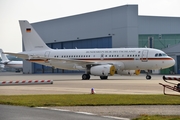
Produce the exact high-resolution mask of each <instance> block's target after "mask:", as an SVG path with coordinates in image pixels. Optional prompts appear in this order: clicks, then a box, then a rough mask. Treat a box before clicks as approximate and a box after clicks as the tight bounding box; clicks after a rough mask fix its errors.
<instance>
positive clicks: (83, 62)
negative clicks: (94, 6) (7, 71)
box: [6, 20, 175, 80]
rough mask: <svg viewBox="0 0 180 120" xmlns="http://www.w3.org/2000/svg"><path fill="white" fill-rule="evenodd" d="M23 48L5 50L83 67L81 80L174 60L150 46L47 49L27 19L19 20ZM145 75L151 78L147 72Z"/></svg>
mask: <svg viewBox="0 0 180 120" xmlns="http://www.w3.org/2000/svg"><path fill="white" fill-rule="evenodd" d="M19 24H20V27H21V33H22V39H23V44H24V48H25V51H23V52H19V53H11V52H6V54H10V55H13V56H16V57H19V58H22V59H25V60H27V61H30V62H34V63H38V64H42V65H45V66H50V67H54V68H60V69H66V70H83V71H85V73H84V74H83V75H82V80H89V79H90V75H95V76H100V78H101V79H102V80H103V79H108V76H113V75H114V74H119V75H139V74H140V71H141V70H146V71H147V70H154V69H164V68H168V67H171V66H173V65H174V64H175V60H174V59H173V58H171V57H170V56H168V55H167V54H166V53H164V52H163V51H161V50H158V49H153V48H103V49H97V48H96V49H51V48H49V47H48V46H47V45H46V44H45V43H44V41H43V40H42V39H41V37H40V36H39V35H38V33H37V32H36V31H35V29H34V28H33V27H32V26H31V25H30V23H29V22H28V21H27V20H20V21H19ZM146 79H147V80H149V79H151V75H150V74H149V72H147V75H146Z"/></svg>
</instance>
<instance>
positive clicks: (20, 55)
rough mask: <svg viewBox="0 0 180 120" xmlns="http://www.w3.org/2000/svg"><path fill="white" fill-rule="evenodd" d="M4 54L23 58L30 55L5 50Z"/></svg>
mask: <svg viewBox="0 0 180 120" xmlns="http://www.w3.org/2000/svg"><path fill="white" fill-rule="evenodd" d="M3 53H4V54H9V55H13V56H16V57H18V58H22V59H28V58H29V56H28V55H27V54H21V53H10V52H3Z"/></svg>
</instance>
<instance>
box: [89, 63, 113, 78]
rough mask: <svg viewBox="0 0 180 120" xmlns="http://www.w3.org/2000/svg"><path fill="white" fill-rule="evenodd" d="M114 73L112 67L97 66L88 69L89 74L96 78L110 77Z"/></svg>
mask: <svg viewBox="0 0 180 120" xmlns="http://www.w3.org/2000/svg"><path fill="white" fill-rule="evenodd" d="M114 73H115V67H114V65H97V66H93V67H91V68H90V74H92V75H97V76H109V75H110V76H112V75H114Z"/></svg>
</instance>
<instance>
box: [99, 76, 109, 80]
mask: <svg viewBox="0 0 180 120" xmlns="http://www.w3.org/2000/svg"><path fill="white" fill-rule="evenodd" d="M100 78H101V80H107V79H108V76H100Z"/></svg>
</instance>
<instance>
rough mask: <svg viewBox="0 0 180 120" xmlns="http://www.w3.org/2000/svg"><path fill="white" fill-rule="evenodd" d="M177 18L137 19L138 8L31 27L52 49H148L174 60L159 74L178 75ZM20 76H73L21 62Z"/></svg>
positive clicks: (179, 40)
mask: <svg viewBox="0 0 180 120" xmlns="http://www.w3.org/2000/svg"><path fill="white" fill-rule="evenodd" d="M179 21H180V17H159V16H139V15H138V5H124V6H119V7H114V8H110V9H105V10H100V11H95V12H90V13H85V14H79V15H74V16H69V17H63V18H57V19H52V20H47V21H42V22H37V23H32V24H31V25H32V26H33V27H34V29H35V30H36V31H37V32H38V34H39V35H40V36H41V38H42V39H43V40H44V42H45V43H46V44H47V45H48V46H49V47H51V48H53V49H70V48H73V49H76V48H77V49H81V48H120V47H123V48H125V47H151V48H158V49H162V50H164V51H165V52H166V53H167V54H169V55H170V56H172V57H173V58H174V59H175V60H176V65H175V66H174V67H172V68H169V69H165V70H161V71H160V72H161V73H166V74H167V73H169V72H172V71H173V72H176V73H180V64H179V63H180V56H179V54H180V50H179V49H177V48H179V46H180V44H179V43H180V22H179ZM23 72H24V73H66V72H77V71H67V70H61V69H54V68H51V67H47V66H43V65H39V64H35V63H29V62H27V61H24V69H23Z"/></svg>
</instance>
